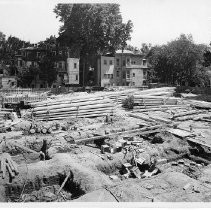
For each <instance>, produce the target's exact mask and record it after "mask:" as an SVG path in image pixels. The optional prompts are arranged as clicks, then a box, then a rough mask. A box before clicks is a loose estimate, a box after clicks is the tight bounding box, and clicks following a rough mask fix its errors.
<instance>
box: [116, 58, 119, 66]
mask: <svg viewBox="0 0 211 210" xmlns="http://www.w3.org/2000/svg"><path fill="white" fill-rule="evenodd" d="M116 65H117V66H119V58H117V59H116Z"/></svg>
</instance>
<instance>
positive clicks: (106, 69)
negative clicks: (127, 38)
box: [97, 55, 115, 87]
mask: <svg viewBox="0 0 211 210" xmlns="http://www.w3.org/2000/svg"><path fill="white" fill-rule="evenodd" d="M97 69H99V70H98V72H99V73H98V79H97V80H98V81H100V85H101V87H110V86H113V85H115V80H114V57H112V56H111V55H107V56H99V57H98V61H97Z"/></svg>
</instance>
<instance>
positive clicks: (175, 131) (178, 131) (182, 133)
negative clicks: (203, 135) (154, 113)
mask: <svg viewBox="0 0 211 210" xmlns="http://www.w3.org/2000/svg"><path fill="white" fill-rule="evenodd" d="M167 131H168V132H169V133H172V134H174V135H175V136H179V137H181V138H185V137H189V136H195V134H193V133H191V132H188V131H185V130H181V129H178V128H175V129H174V128H169V129H167Z"/></svg>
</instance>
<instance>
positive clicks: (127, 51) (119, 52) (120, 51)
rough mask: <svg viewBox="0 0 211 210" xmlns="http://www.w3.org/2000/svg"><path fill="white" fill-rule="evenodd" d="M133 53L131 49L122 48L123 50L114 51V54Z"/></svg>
mask: <svg viewBox="0 0 211 210" xmlns="http://www.w3.org/2000/svg"><path fill="white" fill-rule="evenodd" d="M122 53H123V54H134V53H133V51H130V50H123V52H122V50H117V51H116V54H122Z"/></svg>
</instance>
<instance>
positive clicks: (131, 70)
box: [114, 50, 148, 87]
mask: <svg viewBox="0 0 211 210" xmlns="http://www.w3.org/2000/svg"><path fill="white" fill-rule="evenodd" d="M147 70H148V65H147V60H146V59H145V58H144V55H142V54H138V53H137V54H136V53H133V52H132V51H129V50H124V51H123V52H122V50H117V51H116V54H115V73H114V80H115V83H116V85H117V86H136V87H138V86H142V85H145V84H146V80H147Z"/></svg>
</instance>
